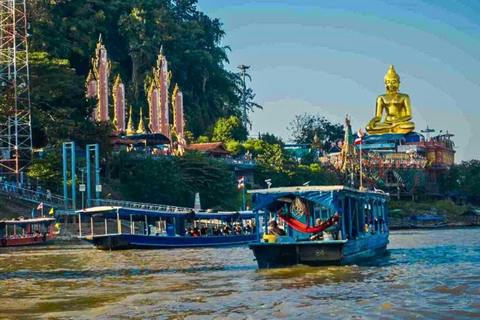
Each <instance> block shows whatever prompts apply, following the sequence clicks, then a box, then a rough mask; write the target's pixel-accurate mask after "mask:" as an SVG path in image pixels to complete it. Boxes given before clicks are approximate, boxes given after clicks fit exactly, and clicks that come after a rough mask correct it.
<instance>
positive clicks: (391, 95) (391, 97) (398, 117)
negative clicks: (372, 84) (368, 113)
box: [365, 66, 415, 134]
mask: <svg viewBox="0 0 480 320" xmlns="http://www.w3.org/2000/svg"><path fill="white" fill-rule="evenodd" d="M384 81H385V88H386V89H387V93H386V94H382V95H379V96H378V97H377V106H376V109H375V117H374V118H373V119H372V120H370V122H369V123H368V125H367V126H366V127H365V129H366V130H367V131H368V133H370V134H381V133H409V132H411V131H412V130H413V129H415V123H413V122H411V121H410V120H411V119H412V107H411V105H410V97H409V96H408V94H404V93H400V92H398V89H399V87H400V77H399V76H398V74H397V73H396V72H395V69H394V68H393V66H390V69H388V72H387V74H386V75H385V78H384ZM384 110H385V121H383V122H382V121H381V120H382V117H383V111H384Z"/></svg>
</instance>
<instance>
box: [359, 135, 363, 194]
mask: <svg viewBox="0 0 480 320" xmlns="http://www.w3.org/2000/svg"><path fill="white" fill-rule="evenodd" d="M362 160H363V157H362V140H360V190H362V188H363V184H362V181H363V177H362V176H363V174H362V162H363V161H362Z"/></svg>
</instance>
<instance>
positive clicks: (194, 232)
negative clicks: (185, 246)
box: [192, 227, 200, 237]
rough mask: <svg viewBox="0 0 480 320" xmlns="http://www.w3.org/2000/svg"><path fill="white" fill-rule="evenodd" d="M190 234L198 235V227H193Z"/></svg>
mask: <svg viewBox="0 0 480 320" xmlns="http://www.w3.org/2000/svg"><path fill="white" fill-rule="evenodd" d="M192 236H194V237H200V229H198V227H195V228H193V232H192Z"/></svg>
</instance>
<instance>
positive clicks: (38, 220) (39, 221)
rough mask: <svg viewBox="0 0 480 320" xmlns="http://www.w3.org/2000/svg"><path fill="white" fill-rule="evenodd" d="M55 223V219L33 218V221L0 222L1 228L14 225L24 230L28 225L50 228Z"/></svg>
mask: <svg viewBox="0 0 480 320" xmlns="http://www.w3.org/2000/svg"><path fill="white" fill-rule="evenodd" d="M53 222H55V218H32V219H20V220H3V221H0V228H1V227H4V226H13V225H16V226H18V227H21V228H24V227H26V226H28V225H33V224H43V225H44V226H45V227H48V226H49V225H51V224H52V223H53Z"/></svg>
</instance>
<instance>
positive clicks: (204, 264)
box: [0, 228, 480, 319]
mask: <svg viewBox="0 0 480 320" xmlns="http://www.w3.org/2000/svg"><path fill="white" fill-rule="evenodd" d="M388 248H389V255H388V256H387V257H385V258H382V259H380V260H378V261H372V262H371V263H369V264H368V265H363V266H347V267H318V268H313V267H304V266H298V267H294V268H288V269H274V270H258V269H257V266H256V263H255V262H254V261H253V254H252V253H251V251H250V250H249V249H248V248H246V247H235V248H220V249H178V250H150V251H147V250H145V251H142V250H130V251H113V252H108V251H106V252H104V251H97V250H94V249H92V248H91V247H90V246H89V245H88V244H86V243H85V244H84V243H80V244H72V243H58V244H56V245H54V246H49V247H36V248H32V247H31V248H27V247H24V248H0V318H7V319H143V318H146V319H324V318H328V319H352V318H354V319H360V318H361V319H378V318H383V319H398V318H419V319H423V318H425V319H435V318H441V319H467V318H480V228H465V229H443V230H420V231H410V230H408V231H394V232H392V233H391V235H390V244H389V247H388Z"/></svg>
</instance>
